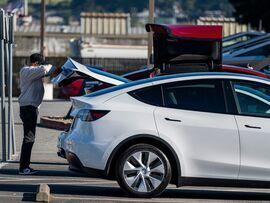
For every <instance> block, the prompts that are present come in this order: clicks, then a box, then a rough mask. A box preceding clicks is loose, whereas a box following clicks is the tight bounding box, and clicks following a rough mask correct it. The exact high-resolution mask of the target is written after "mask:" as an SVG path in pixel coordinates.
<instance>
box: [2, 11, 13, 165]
mask: <svg viewBox="0 0 270 203" xmlns="http://www.w3.org/2000/svg"><path fill="white" fill-rule="evenodd" d="M4 21H5V25H4V26H5V40H4V46H5V52H4V57H5V69H6V74H7V89H8V95H7V97H8V104H7V105H8V106H7V109H8V121H7V122H8V129H7V132H8V140H7V141H8V145H7V146H8V154H7V155H8V157H7V159H8V160H10V159H11V155H12V146H11V142H12V140H11V136H12V135H11V133H12V129H11V127H10V126H11V99H12V98H11V96H10V91H11V90H10V88H12V87H11V86H10V78H9V75H10V74H12V73H10V69H9V67H10V65H9V17H8V16H6V15H5V18H4Z"/></svg>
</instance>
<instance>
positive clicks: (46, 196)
mask: <svg viewBox="0 0 270 203" xmlns="http://www.w3.org/2000/svg"><path fill="white" fill-rule="evenodd" d="M51 199H52V196H51V195H50V188H49V186H48V185H47V184H44V183H43V184H40V185H39V186H38V189H37V194H36V202H50V200H51Z"/></svg>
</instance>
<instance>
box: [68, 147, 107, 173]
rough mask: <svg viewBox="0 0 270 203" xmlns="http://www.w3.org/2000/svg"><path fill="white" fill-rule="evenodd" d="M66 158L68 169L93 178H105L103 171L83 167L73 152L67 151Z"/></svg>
mask: <svg viewBox="0 0 270 203" xmlns="http://www.w3.org/2000/svg"><path fill="white" fill-rule="evenodd" d="M66 157H67V161H68V163H69V169H70V170H72V171H77V172H82V173H85V174H88V175H91V176H93V177H101V178H106V177H107V175H106V173H105V171H104V170H99V169H93V168H88V167H84V166H83V164H82V162H81V161H80V159H79V158H78V157H77V155H76V154H74V153H73V152H69V151H67V153H66Z"/></svg>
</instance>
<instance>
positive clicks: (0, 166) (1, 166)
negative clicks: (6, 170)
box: [0, 163, 8, 169]
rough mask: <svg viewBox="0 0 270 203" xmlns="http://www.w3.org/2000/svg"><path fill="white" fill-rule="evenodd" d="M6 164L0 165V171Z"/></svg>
mask: <svg viewBox="0 0 270 203" xmlns="http://www.w3.org/2000/svg"><path fill="white" fill-rule="evenodd" d="M7 164H8V163H0V169H1V168H3V167H4V166H5V165H7Z"/></svg>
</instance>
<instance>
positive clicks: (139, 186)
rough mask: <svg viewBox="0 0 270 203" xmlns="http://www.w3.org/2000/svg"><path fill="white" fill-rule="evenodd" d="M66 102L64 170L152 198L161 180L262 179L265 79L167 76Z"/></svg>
mask: <svg viewBox="0 0 270 203" xmlns="http://www.w3.org/2000/svg"><path fill="white" fill-rule="evenodd" d="M72 102H73V114H74V115H75V119H74V122H73V124H72V126H71V128H70V131H69V132H68V133H67V134H66V135H67V136H64V137H65V139H64V145H65V149H63V150H64V151H65V154H66V157H67V160H68V162H69V164H70V167H71V168H73V169H78V170H81V171H84V172H90V173H93V172H94V173H99V174H102V175H103V176H104V177H106V178H110V179H116V180H117V181H118V183H119V185H120V186H121V188H122V189H124V190H125V191H126V192H127V193H129V194H130V195H133V196H137V197H153V196H156V195H159V194H160V193H162V192H163V191H164V190H165V188H166V187H167V185H168V184H169V183H172V184H175V185H176V186H183V185H211V184H213V185H214V184H215V183H217V185H219V186H223V185H224V184H231V183H233V184H238V183H239V184H241V183H245V186H246V185H247V184H248V183H252V184H253V183H254V181H255V182H256V183H262V182H260V181H270V156H269V154H270V147H269V143H270V125H269V123H270V80H267V79H263V78H259V77H253V76H250V75H243V74H241V75H239V74H231V73H191V74H178V75H168V76H159V77H155V78H151V79H146V80H140V81H135V82H129V83H125V84H121V85H118V86H114V87H110V88H107V89H104V90H100V91H97V92H94V93H91V94H88V95H86V96H82V97H76V98H72ZM62 137H63V136H62ZM62 141H63V140H62ZM60 143H61V136H60ZM247 180H248V181H247ZM215 185H216V184H215Z"/></svg>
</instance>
